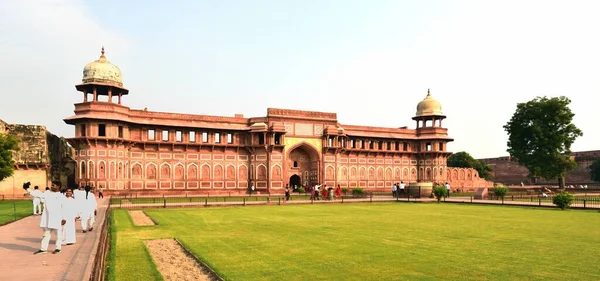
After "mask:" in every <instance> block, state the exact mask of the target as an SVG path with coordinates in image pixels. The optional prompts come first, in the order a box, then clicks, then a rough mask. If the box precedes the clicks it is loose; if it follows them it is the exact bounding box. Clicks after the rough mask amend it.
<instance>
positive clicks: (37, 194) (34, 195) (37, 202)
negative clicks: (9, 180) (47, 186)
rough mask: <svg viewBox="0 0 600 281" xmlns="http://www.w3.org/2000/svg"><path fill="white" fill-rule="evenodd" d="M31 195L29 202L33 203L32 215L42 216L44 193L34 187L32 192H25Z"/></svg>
mask: <svg viewBox="0 0 600 281" xmlns="http://www.w3.org/2000/svg"><path fill="white" fill-rule="evenodd" d="M27 192H29V194H30V195H31V201H33V214H34V215H41V214H42V198H43V197H44V193H42V192H41V191H40V190H39V187H38V186H37V185H36V186H35V187H34V188H33V190H32V191H29V190H27Z"/></svg>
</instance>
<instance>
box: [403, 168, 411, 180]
mask: <svg viewBox="0 0 600 281" xmlns="http://www.w3.org/2000/svg"><path fill="white" fill-rule="evenodd" d="M401 179H402V180H410V174H409V173H408V168H407V167H404V168H402V178H401Z"/></svg>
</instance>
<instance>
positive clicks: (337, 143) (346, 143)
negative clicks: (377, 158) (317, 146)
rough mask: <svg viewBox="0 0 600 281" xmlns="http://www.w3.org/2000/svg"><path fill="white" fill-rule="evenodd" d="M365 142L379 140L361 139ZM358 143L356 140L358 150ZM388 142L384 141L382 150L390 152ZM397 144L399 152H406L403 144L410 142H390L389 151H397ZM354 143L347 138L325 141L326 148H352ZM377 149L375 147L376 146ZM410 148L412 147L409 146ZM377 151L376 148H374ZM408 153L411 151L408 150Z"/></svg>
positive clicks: (341, 137) (366, 146)
mask: <svg viewBox="0 0 600 281" xmlns="http://www.w3.org/2000/svg"><path fill="white" fill-rule="evenodd" d="M330 138H332V139H333V143H332V145H329V139H330ZM361 140H362V141H363V142H365V143H366V142H368V141H373V142H377V141H379V140H370V139H361ZM358 141H359V140H355V142H357V143H356V148H360V146H359V145H358ZM387 143H388V141H383V140H382V145H383V147H382V148H381V149H382V150H388V144H387ZM396 143H398V145H399V147H398V148H399V150H398V151H404V150H403V146H404V145H403V143H409V142H408V141H390V147H389V150H391V151H395V150H394V148H395V147H396ZM351 144H352V142H351V141H350V140H349V139H348V138H347V137H345V136H331V135H329V136H327V138H326V139H325V144H324V146H325V147H341V148H352V145H351ZM374 147H375V146H374ZM409 148H410V146H409ZM365 149H369V147H368V145H367V144H365ZM374 149H375V148H374ZM407 151H410V149H409V150H407Z"/></svg>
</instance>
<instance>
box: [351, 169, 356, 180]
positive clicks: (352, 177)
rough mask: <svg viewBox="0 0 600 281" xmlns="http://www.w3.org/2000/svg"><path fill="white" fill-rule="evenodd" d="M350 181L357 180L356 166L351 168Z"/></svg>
mask: <svg viewBox="0 0 600 281" xmlns="http://www.w3.org/2000/svg"><path fill="white" fill-rule="evenodd" d="M350 180H353V181H354V180H357V177H356V167H355V166H352V167H350Z"/></svg>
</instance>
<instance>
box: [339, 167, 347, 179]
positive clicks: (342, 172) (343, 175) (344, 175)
mask: <svg viewBox="0 0 600 281" xmlns="http://www.w3.org/2000/svg"><path fill="white" fill-rule="evenodd" d="M340 179H341V180H344V181H345V180H348V168H347V167H346V166H342V167H341V168H340Z"/></svg>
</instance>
